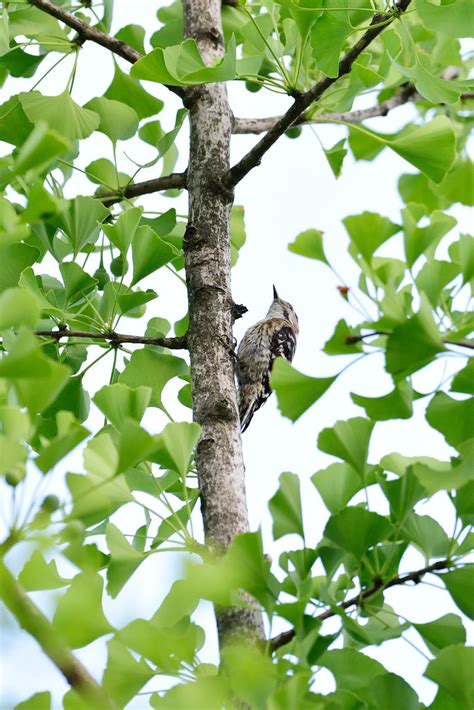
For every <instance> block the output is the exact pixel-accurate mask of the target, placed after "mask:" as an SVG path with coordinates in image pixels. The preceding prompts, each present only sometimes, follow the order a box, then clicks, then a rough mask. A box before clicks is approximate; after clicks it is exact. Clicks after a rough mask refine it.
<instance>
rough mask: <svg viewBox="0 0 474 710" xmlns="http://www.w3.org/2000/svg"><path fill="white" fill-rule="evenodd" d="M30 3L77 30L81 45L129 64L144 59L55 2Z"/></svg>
mask: <svg viewBox="0 0 474 710" xmlns="http://www.w3.org/2000/svg"><path fill="white" fill-rule="evenodd" d="M29 2H30V4H31V5H34V6H35V7H37V8H38V10H42V11H43V12H45V13H46V14H48V15H52V17H55V18H56V19H57V20H60V21H61V22H64V24H65V25H67V26H68V27H71V28H72V29H73V30H76V32H77V33H78V35H79V39H80V40H81V42H79V44H81V43H82V42H83V41H85V40H90V41H91V42H95V43H96V44H100V46H101V47H105V48H106V49H108V50H110V51H111V52H113V53H114V54H117V56H119V57H122V59H126V60H127V62H130V63H131V64H135V62H137V61H138V60H139V59H141V57H142V55H141V54H140V52H137V50H136V49H133V47H129V45H128V44H125V42H122V40H120V39H117V38H116V37H112V35H109V34H107V33H106V32H101V31H100V30H98V29H96V28H95V27H91V25H89V24H87V22H83V20H80V19H79V18H78V17H76V16H75V15H73V14H72V13H71V12H67V10H63V9H62V8H61V7H59V6H58V5H55V3H54V2H51V0H29ZM164 86H166V88H167V89H169V90H170V91H172V92H173V93H175V94H178V96H181V97H182V96H184V92H183V90H182V89H181V88H180V87H179V86H167V85H166V84H164Z"/></svg>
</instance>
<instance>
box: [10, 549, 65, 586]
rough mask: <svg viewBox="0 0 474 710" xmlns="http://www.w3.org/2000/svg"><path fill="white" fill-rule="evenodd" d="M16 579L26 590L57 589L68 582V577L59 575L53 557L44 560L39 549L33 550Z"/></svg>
mask: <svg viewBox="0 0 474 710" xmlns="http://www.w3.org/2000/svg"><path fill="white" fill-rule="evenodd" d="M18 581H19V583H20V584H21V586H22V587H23V588H24V589H25V590H26V591H27V592H36V591H39V590H45V589H59V588H60V587H65V586H66V585H67V584H69V582H70V580H69V579H64V577H61V575H60V574H59V572H58V568H57V567H56V562H55V561H54V559H53V560H50V561H49V562H46V560H45V559H44V557H43V555H42V554H41V552H40V551H39V550H35V551H34V552H33V554H32V555H31V557H30V559H29V560H28V562H27V563H26V564H25V566H24V567H23V569H22V570H21V572H20V574H19V575H18Z"/></svg>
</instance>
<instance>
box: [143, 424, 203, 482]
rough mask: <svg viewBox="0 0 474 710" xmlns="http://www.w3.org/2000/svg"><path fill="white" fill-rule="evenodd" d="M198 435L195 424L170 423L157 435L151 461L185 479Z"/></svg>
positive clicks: (199, 431)
mask: <svg viewBox="0 0 474 710" xmlns="http://www.w3.org/2000/svg"><path fill="white" fill-rule="evenodd" d="M200 433H201V427H200V426H199V424H196V423H195V422H170V423H169V424H167V425H166V426H165V428H164V429H163V431H162V432H161V433H160V434H159V435H158V437H157V441H158V445H157V446H156V447H155V448H154V450H153V453H152V455H151V457H150V458H151V460H152V461H155V462H156V463H159V464H160V466H162V467H163V468H171V469H172V470H173V471H177V472H178V473H179V474H180V475H181V476H182V477H183V478H185V477H186V474H187V472H188V470H189V464H190V461H191V457H192V455H193V452H194V447H195V446H196V444H197V441H198V439H199V436H200Z"/></svg>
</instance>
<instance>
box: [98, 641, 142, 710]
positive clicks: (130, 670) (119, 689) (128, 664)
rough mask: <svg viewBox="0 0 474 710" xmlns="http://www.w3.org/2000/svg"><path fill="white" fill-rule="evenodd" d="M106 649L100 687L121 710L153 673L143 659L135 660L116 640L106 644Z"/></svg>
mask: <svg viewBox="0 0 474 710" xmlns="http://www.w3.org/2000/svg"><path fill="white" fill-rule="evenodd" d="M107 649H108V653H107V666H106V667H105V670H104V675H103V677H102V686H103V688H104V690H105V691H106V692H107V693H109V695H110V696H111V697H112V698H113V699H114V700H116V702H117V703H118V704H119V706H120V707H122V708H123V707H125V706H126V705H128V703H129V702H130V701H131V700H133V698H134V697H135V696H136V694H137V693H138V692H139V691H140V690H141V689H142V688H143V686H144V685H145V683H147V682H148V681H149V680H150V679H151V678H152V677H153V676H154V672H153V670H152V669H151V668H150V666H149V665H148V663H147V662H146V661H145V660H144V659H143V658H140V659H138V660H137V659H135V658H134V656H133V655H132V654H131V653H130V651H129V650H128V648H127V647H126V646H124V645H123V644H122V643H120V641H118V639H116V638H113V639H111V640H110V641H109V642H108V644H107Z"/></svg>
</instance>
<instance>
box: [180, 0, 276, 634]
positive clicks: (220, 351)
mask: <svg viewBox="0 0 474 710" xmlns="http://www.w3.org/2000/svg"><path fill="white" fill-rule="evenodd" d="M184 14H185V32H186V36H187V37H192V38H194V39H195V40H196V43H197V45H198V47H199V50H200V52H201V56H202V58H203V60H204V61H205V62H207V63H210V62H212V60H214V59H215V58H216V57H219V56H221V55H222V54H223V52H224V38H223V33H222V24H221V2H220V0H185V3H184ZM186 105H187V107H188V108H189V110H190V130H191V145H190V159H189V167H188V176H187V182H188V192H189V226H188V229H187V231H186V234H185V238H184V253H185V264H186V277H187V283H188V300H189V331H188V347H189V351H190V355H191V381H192V392H193V412H194V419H195V421H197V422H198V423H199V424H200V425H201V427H202V435H201V439H200V441H199V443H198V446H197V451H196V465H197V471H198V477H199V486H200V491H201V507H202V515H203V520H204V531H205V536H206V541H207V542H208V543H209V544H210V545H211V546H212V547H213V548H214V549H217V550H219V551H223V550H225V549H226V547H228V545H229V544H230V543H231V541H232V539H233V538H234V536H235V535H237V534H238V533H242V532H246V531H248V529H249V525H248V514H247V503H246V498H245V478H244V464H243V459H242V447H241V440H240V425H239V415H238V408H237V401H236V390H235V381H234V355H233V340H232V325H233V300H232V294H231V287H230V208H231V205H232V198H233V194H232V192H230V191H229V190H227V189H225V188H224V187H223V184H222V176H223V175H225V174H226V173H227V171H228V170H229V167H230V164H229V159H230V139H231V129H232V112H231V110H230V106H229V103H228V99H227V90H226V86H225V84H208V85H204V86H198V87H192V88H190V89H189V90H188V91H187V96H186ZM216 619H217V627H218V633H219V641H220V645H221V647H222V645H223V644H225V642H226V641H227V640H228V639H229V637H231V636H234V635H237V636H245V637H247V638H248V637H249V635H250V636H252V637H261V636H262V635H263V627H262V620H261V615H260V613H258V612H254V611H252V610H249V609H224V610H222V609H220V610H216Z"/></svg>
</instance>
